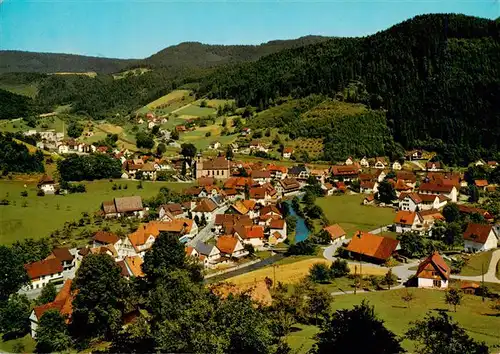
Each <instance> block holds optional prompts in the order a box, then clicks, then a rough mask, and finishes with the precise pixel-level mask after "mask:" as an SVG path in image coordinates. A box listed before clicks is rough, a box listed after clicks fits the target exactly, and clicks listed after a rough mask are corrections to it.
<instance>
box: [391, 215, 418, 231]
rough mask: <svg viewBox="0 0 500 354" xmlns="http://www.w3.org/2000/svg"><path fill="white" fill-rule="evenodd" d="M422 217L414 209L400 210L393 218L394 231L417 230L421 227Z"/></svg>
mask: <svg viewBox="0 0 500 354" xmlns="http://www.w3.org/2000/svg"><path fill="white" fill-rule="evenodd" d="M422 221H423V220H422V219H421V217H420V215H419V214H418V213H416V212H414V211H406V210H400V211H398V212H397V213H396V216H395V218H394V225H396V232H397V233H399V234H401V233H403V232H408V231H417V230H420V229H421V228H422Z"/></svg>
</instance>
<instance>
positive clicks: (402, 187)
mask: <svg viewBox="0 0 500 354" xmlns="http://www.w3.org/2000/svg"><path fill="white" fill-rule="evenodd" d="M394 189H395V190H396V195H397V196H399V195H400V194H401V193H408V192H411V191H412V190H413V187H411V186H409V185H407V184H406V183H405V181H403V180H402V179H398V180H397V181H396V183H395V184H394Z"/></svg>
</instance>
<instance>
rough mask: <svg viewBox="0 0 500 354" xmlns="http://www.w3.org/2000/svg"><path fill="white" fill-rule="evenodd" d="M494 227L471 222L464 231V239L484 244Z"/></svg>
mask: <svg viewBox="0 0 500 354" xmlns="http://www.w3.org/2000/svg"><path fill="white" fill-rule="evenodd" d="M492 229H493V226H492V225H484V224H474V223H469V224H468V225H467V229H466V230H465V232H464V240H467V241H473V242H477V243H482V244H484V243H486V241H487V240H488V236H489V234H490V232H491V230H492Z"/></svg>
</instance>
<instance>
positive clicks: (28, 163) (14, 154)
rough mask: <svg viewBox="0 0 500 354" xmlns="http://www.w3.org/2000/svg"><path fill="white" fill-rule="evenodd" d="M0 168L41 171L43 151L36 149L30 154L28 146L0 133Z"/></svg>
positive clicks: (3, 169)
mask: <svg viewBox="0 0 500 354" xmlns="http://www.w3.org/2000/svg"><path fill="white" fill-rule="evenodd" d="M0 146H1V147H2V148H1V149H0V170H2V173H3V174H4V175H5V174H7V173H8V172H21V173H30V172H43V171H44V170H45V168H44V166H43V153H42V152H41V151H40V150H38V151H37V152H36V153H34V154H30V152H29V150H28V148H27V147H26V146H25V145H23V144H19V143H17V142H15V141H14V140H13V139H12V138H11V137H9V136H7V135H4V134H0Z"/></svg>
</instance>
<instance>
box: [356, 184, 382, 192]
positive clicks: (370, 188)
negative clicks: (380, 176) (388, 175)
mask: <svg viewBox="0 0 500 354" xmlns="http://www.w3.org/2000/svg"><path fill="white" fill-rule="evenodd" d="M359 191H360V193H364V194H372V193H377V192H378V182H372V181H367V182H361V183H360V185H359Z"/></svg>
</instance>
